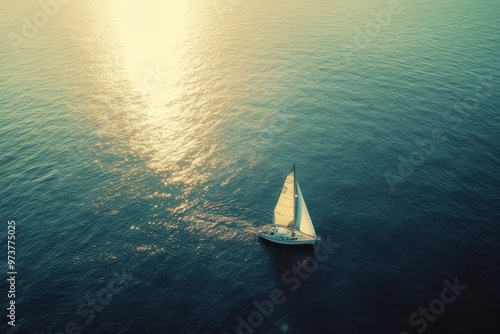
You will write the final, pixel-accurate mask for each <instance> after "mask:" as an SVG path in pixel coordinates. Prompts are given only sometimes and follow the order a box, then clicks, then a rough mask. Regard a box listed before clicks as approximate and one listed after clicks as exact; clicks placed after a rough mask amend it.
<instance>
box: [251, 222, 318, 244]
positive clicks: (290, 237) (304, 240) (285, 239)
mask: <svg viewBox="0 0 500 334" xmlns="http://www.w3.org/2000/svg"><path fill="white" fill-rule="evenodd" d="M259 237H261V238H263V239H265V240H268V241H271V242H275V243H278V244H282V245H313V244H314V243H315V242H316V240H317V238H316V237H313V236H311V235H308V234H305V233H302V232H300V231H293V233H292V231H291V230H290V229H289V228H286V227H278V226H273V225H267V226H264V227H263V228H261V230H260V231H259Z"/></svg>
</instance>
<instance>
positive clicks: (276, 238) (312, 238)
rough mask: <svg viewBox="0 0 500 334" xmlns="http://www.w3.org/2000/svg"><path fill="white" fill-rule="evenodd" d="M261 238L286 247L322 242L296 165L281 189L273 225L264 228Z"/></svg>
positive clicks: (262, 228)
mask: <svg viewBox="0 0 500 334" xmlns="http://www.w3.org/2000/svg"><path fill="white" fill-rule="evenodd" d="M259 237H261V238H264V239H266V240H269V241H272V242H276V243H279V244H284V245H307V244H314V243H315V242H316V240H320V237H317V236H316V231H315V230H314V225H313V223H312V220H311V217H310V216H309V211H308V210H307V206H306V202H304V196H302V192H301V191H300V187H299V183H298V182H297V178H296V177H295V164H293V167H292V169H291V170H290V172H289V173H288V175H287V176H286V179H285V183H284V184H283V188H282V189H281V194H280V197H279V199H278V203H276V207H275V208H274V213H273V218H272V224H266V225H264V226H262V227H261V229H260V230H259Z"/></svg>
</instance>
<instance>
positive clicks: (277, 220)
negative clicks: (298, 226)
mask: <svg viewBox="0 0 500 334" xmlns="http://www.w3.org/2000/svg"><path fill="white" fill-rule="evenodd" d="M294 223H295V173H294V170H293V169H292V170H291V171H290V173H288V175H287V176H286V179H285V184H284V185H283V189H282V190H281V194H280V198H279V199H278V203H277V204H276V207H275V208H274V214H273V224H275V225H280V226H286V227H292V226H293V225H294Z"/></svg>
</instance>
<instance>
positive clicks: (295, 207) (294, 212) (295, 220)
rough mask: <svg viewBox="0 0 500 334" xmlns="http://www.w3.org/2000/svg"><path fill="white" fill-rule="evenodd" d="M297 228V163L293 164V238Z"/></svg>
mask: <svg viewBox="0 0 500 334" xmlns="http://www.w3.org/2000/svg"><path fill="white" fill-rule="evenodd" d="M296 227H297V176H296V174H295V163H294V164H293V227H292V236H294V235H295V228H296Z"/></svg>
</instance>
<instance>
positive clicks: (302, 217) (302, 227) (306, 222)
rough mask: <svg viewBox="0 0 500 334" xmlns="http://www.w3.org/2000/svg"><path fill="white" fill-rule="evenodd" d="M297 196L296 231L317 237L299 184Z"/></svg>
mask: <svg viewBox="0 0 500 334" xmlns="http://www.w3.org/2000/svg"><path fill="white" fill-rule="evenodd" d="M297 195H298V199H297V219H296V222H295V229H296V230H299V231H301V232H304V233H305V234H309V235H310V236H313V237H315V236H316V231H315V230H314V226H313V223H312V220H311V216H309V211H308V210H307V206H306V202H304V197H303V196H302V192H301V191H300V187H299V184H298V183H297Z"/></svg>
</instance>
